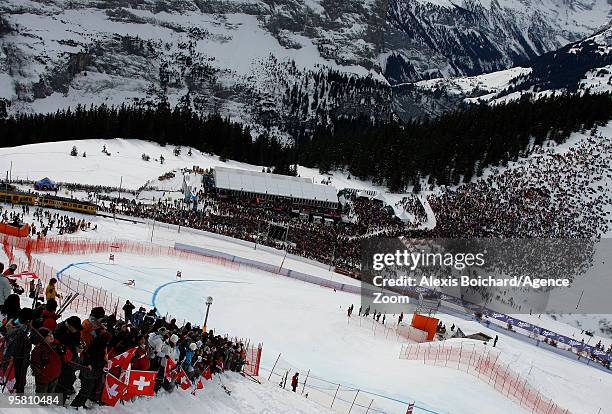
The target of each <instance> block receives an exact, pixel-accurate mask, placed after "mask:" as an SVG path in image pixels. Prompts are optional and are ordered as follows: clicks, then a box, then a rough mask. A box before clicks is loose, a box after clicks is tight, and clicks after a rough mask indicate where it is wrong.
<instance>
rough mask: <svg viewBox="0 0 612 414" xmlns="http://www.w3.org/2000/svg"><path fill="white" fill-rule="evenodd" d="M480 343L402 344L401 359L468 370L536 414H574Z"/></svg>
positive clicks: (491, 349) (497, 353) (495, 352)
mask: <svg viewBox="0 0 612 414" xmlns="http://www.w3.org/2000/svg"><path fill="white" fill-rule="evenodd" d="M478 348H480V349H477V346H476V344H473V343H472V344H467V343H464V342H461V343H454V344H449V343H443V342H438V343H429V344H410V345H402V349H401V351H400V356H399V357H400V359H408V360H414V361H423V363H424V364H429V365H435V366H443V367H448V368H453V369H457V370H460V371H465V372H467V373H469V374H471V375H473V376H475V377H476V378H478V379H480V380H482V381H484V382H486V383H487V384H489V385H491V386H492V387H493V388H494V389H495V390H496V391H498V392H500V393H501V394H502V395H505V396H506V397H508V398H509V399H511V400H512V401H514V402H515V403H517V404H518V405H520V406H521V407H523V408H525V409H526V410H528V411H529V412H531V413H534V414H571V412H570V411H569V410H568V409H564V408H562V407H560V406H559V405H558V404H557V403H556V402H554V401H553V400H552V399H551V398H546V397H545V396H544V395H543V394H542V393H541V392H539V391H537V390H536V389H535V388H533V387H532V386H531V385H530V384H529V383H528V382H527V378H523V377H522V376H521V375H519V374H517V373H515V372H514V371H512V370H511V369H510V362H508V363H507V364H505V363H502V362H501V361H500V360H499V352H497V351H496V350H494V349H493V348H488V347H484V346H483V347H480V346H479V347H478Z"/></svg>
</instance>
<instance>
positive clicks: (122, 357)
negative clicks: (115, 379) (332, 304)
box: [107, 347, 138, 370]
mask: <svg viewBox="0 0 612 414" xmlns="http://www.w3.org/2000/svg"><path fill="white" fill-rule="evenodd" d="M137 349H138V347H134V348H132V349H128V350H127V351H125V352H124V353H122V354H119V355H117V356H115V357H113V358H112V359H109V360H108V365H107V368H108V369H111V368H113V367H121V369H124V370H125V369H128V366H129V365H130V362H131V361H132V358H134V354H135V353H136V350H137Z"/></svg>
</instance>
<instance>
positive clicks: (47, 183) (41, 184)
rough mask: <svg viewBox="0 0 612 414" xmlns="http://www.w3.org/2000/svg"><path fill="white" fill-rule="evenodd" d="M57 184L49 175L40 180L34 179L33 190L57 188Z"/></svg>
mask: <svg viewBox="0 0 612 414" xmlns="http://www.w3.org/2000/svg"><path fill="white" fill-rule="evenodd" d="M57 188H58V186H57V183H56V182H55V181H53V180H52V179H50V178H49V177H45V178H43V179H42V180H39V181H36V182H35V183H34V189H35V190H52V191H54V190H57Z"/></svg>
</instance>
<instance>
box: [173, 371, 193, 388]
mask: <svg viewBox="0 0 612 414" xmlns="http://www.w3.org/2000/svg"><path fill="white" fill-rule="evenodd" d="M176 382H178V383H179V384H180V385H181V388H182V389H183V390H188V389H189V388H191V381H189V378H187V374H185V371H184V370H183V368H179V371H178V374H177V376H176Z"/></svg>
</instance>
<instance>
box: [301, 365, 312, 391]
mask: <svg viewBox="0 0 612 414" xmlns="http://www.w3.org/2000/svg"><path fill="white" fill-rule="evenodd" d="M309 376H310V369H308V372H307V373H306V379H305V380H304V385H302V395H304V389H305V388H306V381H308V377H309Z"/></svg>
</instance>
